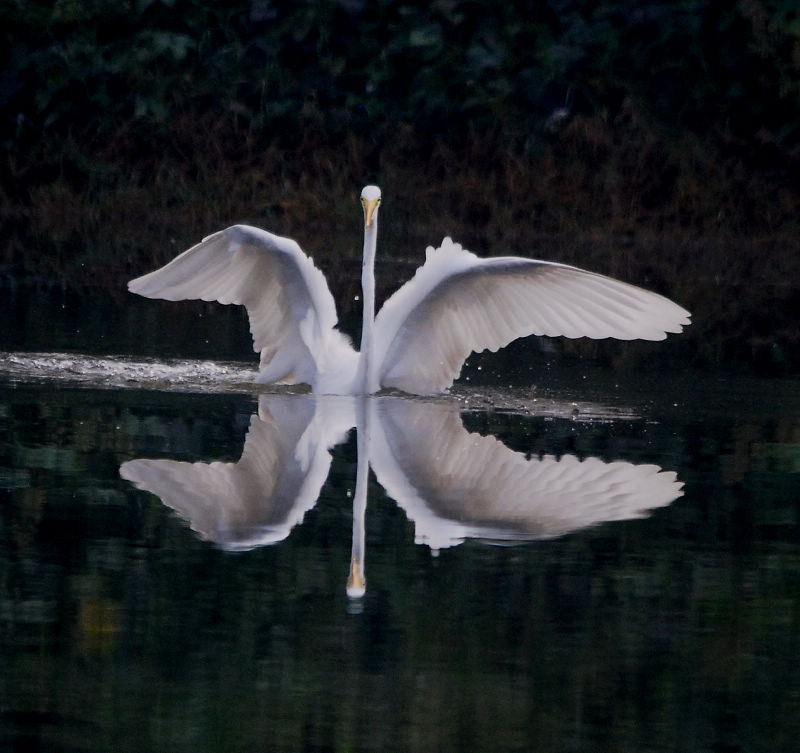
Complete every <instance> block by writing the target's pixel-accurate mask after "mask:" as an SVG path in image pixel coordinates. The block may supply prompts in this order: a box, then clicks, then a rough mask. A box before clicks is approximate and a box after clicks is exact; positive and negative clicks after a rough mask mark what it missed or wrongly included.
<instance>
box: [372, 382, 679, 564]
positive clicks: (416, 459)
mask: <svg viewBox="0 0 800 753" xmlns="http://www.w3.org/2000/svg"><path fill="white" fill-rule="evenodd" d="M378 418H379V420H378V421H377V422H376V429H375V431H374V434H373V444H372V447H371V451H370V463H371V464H372V468H373V470H374V471H375V476H376V478H377V479H378V481H379V482H380V484H381V485H382V486H383V487H384V488H385V489H386V491H387V492H388V493H389V495H391V496H392V497H393V498H394V499H395V500H396V501H397V503H398V504H399V505H400V506H401V507H402V508H403V509H404V510H405V511H406V514H407V515H408V517H409V519H411V520H413V521H414V527H415V537H416V541H417V542H418V543H426V544H428V545H429V546H430V547H432V548H434V549H440V548H444V547H448V546H452V545H454V544H459V543H461V542H462V541H463V540H464V539H466V538H478V539H484V540H490V541H496V542H502V541H505V542H516V541H528V540H533V539H544V538H552V537H556V536H563V535H564V534H567V533H569V532H571V531H577V530H580V529H582V528H586V527H588V526H593V525H597V524H600V523H603V522H606V521H617V520H629V519H633V518H641V517H646V516H647V515H649V514H650V513H651V512H652V511H653V510H655V509H656V508H659V507H664V506H666V505H668V504H670V503H671V502H672V501H673V500H675V499H677V498H678V497H679V496H681V495H682V493H683V492H682V491H681V488H682V486H683V484H682V483H681V482H680V481H678V479H677V477H676V475H675V473H674V472H672V471H662V470H661V468H660V467H659V466H657V465H651V464H646V465H634V464H633V463H628V462H624V461H614V462H611V463H606V462H604V461H602V460H601V459H600V458H595V457H587V458H585V459H583V460H579V459H578V458H577V457H575V456H574V455H564V456H563V457H561V458H560V459H557V458H555V457H553V456H551V455H545V456H544V457H541V458H540V457H533V458H527V457H526V456H525V455H523V454H522V453H519V452H514V451H513V450H510V449H509V448H508V447H506V446H505V445H504V444H503V443H502V442H500V441H499V440H498V439H496V438H495V437H493V436H481V435H479V434H472V433H469V432H467V431H466V429H465V428H464V426H463V424H462V422H461V419H460V417H459V414H458V412H457V411H456V410H455V409H454V408H453V406H452V405H446V404H444V405H443V404H438V403H433V402H430V401H428V400H426V401H424V402H421V401H414V400H409V399H407V398H405V399H400V398H388V399H386V400H384V401H382V402H381V403H380V404H379V406H378Z"/></svg>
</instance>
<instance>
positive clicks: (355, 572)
mask: <svg viewBox="0 0 800 753" xmlns="http://www.w3.org/2000/svg"><path fill="white" fill-rule="evenodd" d="M360 570H361V568H360V566H359V563H358V560H357V559H356V558H355V557H353V559H352V561H351V562H350V577H349V578H348V579H347V595H348V596H349V597H350V598H351V599H360V598H361V597H362V596H363V595H364V594H365V593H366V592H367V582H366V581H365V580H364V578H363V577H362V576H361V573H360V572H359V571H360Z"/></svg>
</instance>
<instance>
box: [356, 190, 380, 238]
mask: <svg viewBox="0 0 800 753" xmlns="http://www.w3.org/2000/svg"><path fill="white" fill-rule="evenodd" d="M380 203H381V189H380V188H378V187H377V186H364V189H363V190H362V191H361V205H362V206H363V207H364V229H365V230H369V228H370V227H371V226H372V221H373V220H374V219H375V218H376V217H377V216H378V205H379V204H380Z"/></svg>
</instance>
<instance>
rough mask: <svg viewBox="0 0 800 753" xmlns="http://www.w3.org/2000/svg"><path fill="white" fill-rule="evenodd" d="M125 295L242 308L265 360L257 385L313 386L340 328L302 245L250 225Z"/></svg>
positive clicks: (221, 235)
mask: <svg viewBox="0 0 800 753" xmlns="http://www.w3.org/2000/svg"><path fill="white" fill-rule="evenodd" d="M128 289H129V290H130V291H131V292H133V293H138V294H139V295H142V296H145V297H147V298H162V299H166V300H169V301H179V300H185V299H201V300H204V301H218V302H219V303H224V304H239V305H242V306H244V307H245V308H246V309H247V315H248V319H249V322H250V332H251V333H252V335H253V348H254V350H255V351H256V352H259V353H260V354H261V367H262V369H263V371H262V374H261V376H260V377H259V379H260V381H288V382H308V383H311V382H313V380H314V379H315V378H316V376H317V375H318V374H319V372H320V371H321V369H322V364H321V363H320V362H319V359H320V358H323V357H325V355H326V353H327V350H326V346H327V345H328V344H329V341H330V340H331V335H332V330H333V328H334V327H335V326H336V322H337V317H336V305H335V303H334V301H333V296H332V295H331V293H330V291H329V289H328V285H327V283H326V282H325V277H324V275H323V274H322V272H321V271H320V270H319V269H317V267H315V266H314V263H313V261H312V260H311V259H310V258H309V257H308V256H306V254H304V253H303V251H302V250H301V249H300V246H298V245H297V243H295V241H293V240H291V239H289V238H282V237H280V236H277V235H273V234H272V233H268V232H266V231H264V230H260V229H258V228H254V227H249V226H247V225H234V226H233V227H229V228H227V229H226V230H221V231H220V232H218V233H214V234H213V235H209V236H208V237H207V238H204V239H203V241H202V242H201V243H198V244H197V245H196V246H193V247H192V248H190V249H189V250H188V251H184V253H182V254H181V255H180V256H178V257H176V258H175V259H173V260H172V261H171V262H170V263H169V264H167V265H165V266H164V267H162V268H161V269H157V270H156V271H155V272H151V273H150V274H146V275H143V276H142V277H138V278H136V279H135V280H131V282H129V283H128ZM336 338H337V344H338V345H343V343H339V342H338V340H340V339H341V336H339V335H338V333H337V334H336ZM351 350H352V348H351Z"/></svg>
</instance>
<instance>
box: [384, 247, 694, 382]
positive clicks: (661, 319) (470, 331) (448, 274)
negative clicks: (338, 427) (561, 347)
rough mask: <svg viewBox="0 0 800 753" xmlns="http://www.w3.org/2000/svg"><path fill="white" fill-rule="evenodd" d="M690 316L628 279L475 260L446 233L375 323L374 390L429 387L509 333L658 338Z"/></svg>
mask: <svg viewBox="0 0 800 753" xmlns="http://www.w3.org/2000/svg"><path fill="white" fill-rule="evenodd" d="M689 317H690V314H689V312H688V311H686V310H684V309H683V308H681V307H680V306H678V305H677V304H675V303H673V302H672V301H670V300H668V299H667V298H664V297H663V296H660V295H658V294H656V293H651V292H649V291H647V290H643V289H642V288H638V287H636V286H634V285H629V284H627V283H624V282H620V281H619V280H614V279H611V278H610V277H605V276H603V275H599V274H595V273H593V272H587V271H585V270H582V269H578V268H577V267H570V266H567V265H564V264H556V263H553V262H545V261H536V260H533V259H522V258H519V257H513V256H508V257H498V258H491V259H480V258H478V257H477V256H475V255H474V254H472V253H470V252H469V251H465V250H464V249H462V247H461V246H460V245H459V244H457V243H453V242H452V241H451V240H450V238H445V239H444V241H443V242H442V245H441V247H440V248H438V249H435V250H434V249H433V248H428V251H427V260H426V262H425V264H424V265H423V266H422V267H420V268H419V269H418V270H417V273H416V275H415V276H414V277H413V278H412V279H411V280H409V281H408V282H407V283H406V284H405V285H404V286H403V287H402V288H400V289H399V290H398V291H397V292H396V293H395V294H394V295H393V296H392V297H391V298H390V299H389V300H388V301H387V302H386V304H385V305H384V307H383V308H382V309H381V311H380V313H379V314H378V316H377V318H376V320H375V343H376V351H377V353H376V363H378V364H379V366H378V379H379V382H380V385H381V386H382V387H396V388H398V389H401V390H405V391H406V392H414V393H418V394H431V393H434V392H439V391H441V390H443V389H446V388H447V387H449V386H450V385H451V384H452V383H453V380H454V379H455V378H456V377H457V376H458V375H459V373H460V372H461V367H462V365H463V363H464V360H465V359H466V358H467V356H468V355H469V354H470V353H471V352H472V351H481V350H486V349H488V350H492V351H494V350H497V349H498V348H501V347H503V346H504V345H507V344H508V343H510V342H511V341H512V340H515V339H516V338H518V337H525V336H527V335H549V336H558V335H561V336H565V337H591V338H594V339H601V338H606V337H614V338H617V339H621V340H633V339H643V340H663V339H664V338H665V337H666V333H667V332H680V331H681V329H682V327H683V326H684V325H687V324H689Z"/></svg>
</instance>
